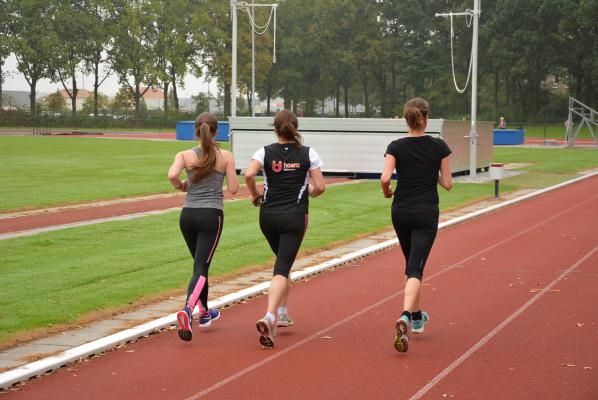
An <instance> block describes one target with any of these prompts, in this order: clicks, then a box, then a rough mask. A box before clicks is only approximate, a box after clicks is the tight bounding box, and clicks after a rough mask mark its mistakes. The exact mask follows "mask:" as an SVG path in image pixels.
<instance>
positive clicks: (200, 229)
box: [179, 208, 224, 310]
mask: <svg viewBox="0 0 598 400" xmlns="http://www.w3.org/2000/svg"><path fill="white" fill-rule="evenodd" d="M223 222H224V215H223V213H222V210H218V209H216V208H183V210H182V211H181V217H180V219H179V226H180V227H181V232H182V233H183V237H184V238H185V242H186V243H187V247H188V248H189V252H190V253H191V256H192V257H193V260H194V262H193V276H192V277H191V280H190V281H189V287H188V288H187V305H189V306H191V307H192V308H193V307H195V305H196V304H197V301H198V300H199V301H201V304H202V306H203V307H204V310H207V309H208V270H209V268H210V263H211V262H212V257H213V256H214V252H215V251H216V247H217V246H218V241H219V240H220V235H221V233H222V224H223Z"/></svg>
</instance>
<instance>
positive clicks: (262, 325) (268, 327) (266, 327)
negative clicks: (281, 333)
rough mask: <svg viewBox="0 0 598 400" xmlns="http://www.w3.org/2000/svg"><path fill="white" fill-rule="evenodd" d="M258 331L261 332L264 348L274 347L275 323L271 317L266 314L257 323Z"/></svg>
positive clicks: (261, 342) (261, 341)
mask: <svg viewBox="0 0 598 400" xmlns="http://www.w3.org/2000/svg"><path fill="white" fill-rule="evenodd" d="M255 325H256V327H257V331H258V332H259V333H260V344H261V345H262V348H264V349H271V348H273V347H274V335H275V332H274V323H273V322H272V321H270V318H268V317H266V316H264V317H263V318H262V319H260V320H258V321H257V323H256V324H255Z"/></svg>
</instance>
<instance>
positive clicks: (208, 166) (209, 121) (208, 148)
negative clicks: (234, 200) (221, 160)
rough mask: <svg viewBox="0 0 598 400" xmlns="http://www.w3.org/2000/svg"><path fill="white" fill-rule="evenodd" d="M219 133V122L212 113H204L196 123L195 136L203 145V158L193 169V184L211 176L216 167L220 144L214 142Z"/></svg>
mask: <svg viewBox="0 0 598 400" xmlns="http://www.w3.org/2000/svg"><path fill="white" fill-rule="evenodd" d="M217 131H218V120H217V119H216V117H215V116H214V114H211V113H207V112H205V113H202V114H201V115H200V116H199V117H197V120H196V121H195V136H197V138H198V139H199V143H200V145H201V151H202V154H201V157H200V158H199V160H198V161H197V164H196V165H195V166H194V167H193V178H191V182H193V183H197V182H199V181H200V180H201V179H202V178H205V177H206V176H209V175H211V174H212V173H213V172H214V168H215V167H216V159H217V152H218V151H220V148H219V146H218V143H216V141H215V140H214V137H215V136H216V132H217Z"/></svg>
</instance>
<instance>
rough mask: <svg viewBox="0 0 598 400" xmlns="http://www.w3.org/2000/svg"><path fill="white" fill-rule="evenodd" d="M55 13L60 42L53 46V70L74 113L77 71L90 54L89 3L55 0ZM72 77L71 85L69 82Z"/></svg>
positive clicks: (73, 0) (54, 76)
mask: <svg viewBox="0 0 598 400" xmlns="http://www.w3.org/2000/svg"><path fill="white" fill-rule="evenodd" d="M55 1H56V7H57V8H56V13H55V17H54V21H53V24H52V26H53V30H54V32H55V34H56V39H57V46H56V47H55V48H54V51H53V55H54V56H53V57H52V64H51V68H50V69H51V73H52V80H53V81H54V82H60V83H61V84H62V87H63V88H64V90H65V92H66V93H67V95H68V96H69V98H70V99H71V110H72V114H73V117H74V116H76V115H77V94H78V93H79V89H78V88H77V71H78V69H79V67H80V66H81V64H82V63H83V61H84V60H85V59H86V57H88V56H89V53H90V48H89V43H88V40H87V39H88V34H89V30H88V25H89V24H90V23H91V20H92V19H91V18H89V16H88V15H89V14H88V10H87V9H86V8H85V5H86V3H85V2H81V1H79V0H55ZM68 81H70V85H71V87H70V88H69V87H68V85H67V82H68Z"/></svg>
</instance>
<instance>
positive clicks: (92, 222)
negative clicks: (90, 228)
mask: <svg viewBox="0 0 598 400" xmlns="http://www.w3.org/2000/svg"><path fill="white" fill-rule="evenodd" d="M180 209H181V207H172V208H166V209H163V210H154V211H144V212H140V213H134V214H127V215H121V216H118V217H108V218H98V219H91V220H88V221H80V222H72V223H69V224H61V225H52V226H47V227H44V228H34V229H28V230H25V231H18V232H11V233H2V234H0V240H7V239H15V238H19V237H25V236H33V235H37V234H39V233H45V232H52V231H59V230H62V229H68V228H77V227H80V226H87V225H95V224H100V223H102V222H113V221H128V220H132V219H137V218H141V217H147V216H149V215H160V214H167V213H169V212H171V211H176V210H180Z"/></svg>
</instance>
